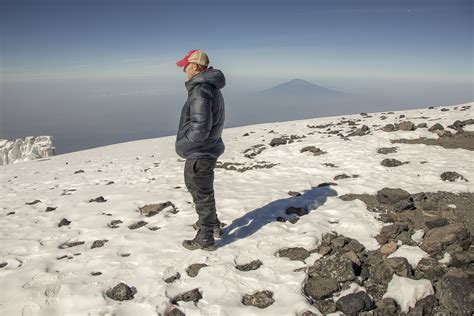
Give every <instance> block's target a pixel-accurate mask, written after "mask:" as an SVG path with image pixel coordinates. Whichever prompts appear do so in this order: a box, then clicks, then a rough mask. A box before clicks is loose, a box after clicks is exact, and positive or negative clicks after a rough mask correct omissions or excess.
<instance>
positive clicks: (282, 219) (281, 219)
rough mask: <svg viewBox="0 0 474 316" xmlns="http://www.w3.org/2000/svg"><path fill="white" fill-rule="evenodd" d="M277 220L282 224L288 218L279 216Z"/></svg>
mask: <svg viewBox="0 0 474 316" xmlns="http://www.w3.org/2000/svg"><path fill="white" fill-rule="evenodd" d="M275 220H276V221H277V222H281V223H284V222H286V218H284V217H282V216H278V217H277V218H275Z"/></svg>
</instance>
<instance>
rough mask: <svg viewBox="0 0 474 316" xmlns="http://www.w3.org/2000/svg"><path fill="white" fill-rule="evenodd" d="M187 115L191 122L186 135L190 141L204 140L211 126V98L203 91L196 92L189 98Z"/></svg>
mask: <svg viewBox="0 0 474 316" xmlns="http://www.w3.org/2000/svg"><path fill="white" fill-rule="evenodd" d="M189 115H190V118H191V122H190V124H189V129H188V130H187V132H186V137H187V138H188V139H189V140H190V141H191V142H202V141H204V140H206V138H207V137H208V136H209V133H210V132H211V128H212V99H211V97H210V96H209V95H208V94H207V93H205V92H202V90H201V91H200V92H198V93H197V94H196V95H195V96H192V97H191V98H190V100H189Z"/></svg>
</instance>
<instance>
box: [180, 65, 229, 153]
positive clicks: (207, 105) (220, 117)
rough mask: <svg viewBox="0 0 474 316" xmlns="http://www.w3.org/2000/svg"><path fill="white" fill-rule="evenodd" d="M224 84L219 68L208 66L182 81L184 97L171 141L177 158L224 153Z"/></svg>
mask: <svg viewBox="0 0 474 316" xmlns="http://www.w3.org/2000/svg"><path fill="white" fill-rule="evenodd" d="M225 84H226V82H225V77H224V74H223V73H222V71H220V70H218V69H214V68H213V67H212V66H211V67H209V68H207V69H206V70H204V71H202V72H200V73H198V74H197V75H194V76H193V77H192V78H191V79H189V80H188V81H186V82H185V86H186V89H187V90H188V99H187V100H186V102H185V103H184V106H183V109H182V110H181V118H180V120H179V127H178V133H177V135H176V143H175V149H176V153H177V154H178V155H179V156H180V157H181V158H186V159H188V158H189V159H193V158H218V157H219V156H220V155H222V154H223V153H224V151H225V145H224V142H223V141H222V138H221V135H222V129H223V128H224V119H225V106H224V97H223V96H222V93H221V90H220V89H222V88H224V86H225Z"/></svg>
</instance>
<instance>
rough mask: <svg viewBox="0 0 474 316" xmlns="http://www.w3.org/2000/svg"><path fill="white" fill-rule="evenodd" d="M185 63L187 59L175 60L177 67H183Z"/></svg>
mask: <svg viewBox="0 0 474 316" xmlns="http://www.w3.org/2000/svg"><path fill="white" fill-rule="evenodd" d="M187 63H188V61H187V60H185V59H181V60H178V61H177V62H176V65H177V66H178V67H184V66H186V64H187Z"/></svg>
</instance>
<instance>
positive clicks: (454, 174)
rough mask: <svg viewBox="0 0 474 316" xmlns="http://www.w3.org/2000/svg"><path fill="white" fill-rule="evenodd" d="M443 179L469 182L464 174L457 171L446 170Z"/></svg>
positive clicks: (442, 175)
mask: <svg viewBox="0 0 474 316" xmlns="http://www.w3.org/2000/svg"><path fill="white" fill-rule="evenodd" d="M441 180H443V181H449V182H455V181H458V180H459V181H465V182H468V181H467V180H466V179H465V178H464V177H463V176H462V175H460V174H459V173H457V172H455V171H446V172H443V173H442V174H441Z"/></svg>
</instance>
